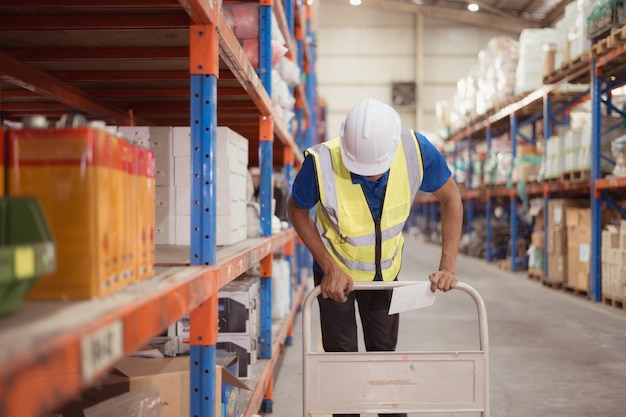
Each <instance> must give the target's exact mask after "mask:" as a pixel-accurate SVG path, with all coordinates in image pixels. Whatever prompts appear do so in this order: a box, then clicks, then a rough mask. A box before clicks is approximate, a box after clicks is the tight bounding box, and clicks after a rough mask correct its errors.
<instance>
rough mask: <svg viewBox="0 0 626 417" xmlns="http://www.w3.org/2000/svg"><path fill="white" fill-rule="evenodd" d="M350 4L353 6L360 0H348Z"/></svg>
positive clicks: (358, 3)
mask: <svg viewBox="0 0 626 417" xmlns="http://www.w3.org/2000/svg"><path fill="white" fill-rule="evenodd" d="M350 4H351V5H353V6H358V5H360V4H361V0H350Z"/></svg>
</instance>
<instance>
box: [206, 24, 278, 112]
mask: <svg viewBox="0 0 626 417" xmlns="http://www.w3.org/2000/svg"><path fill="white" fill-rule="evenodd" d="M218 19H219V21H218V27H219V28H220V40H219V48H220V57H221V59H222V61H223V62H224V63H225V65H226V66H227V67H228V68H229V69H230V71H231V72H232V73H233V75H234V76H235V78H236V79H237V81H239V84H240V85H241V86H242V87H243V88H244V89H245V90H246V92H247V94H248V96H249V97H250V99H251V100H252V101H253V102H254V104H255V105H256V106H257V107H258V109H259V111H260V112H261V114H264V115H270V114H271V113H272V109H273V105H272V103H271V99H270V97H269V95H268V94H267V92H266V91H265V87H264V86H263V84H262V83H261V80H260V79H259V77H258V75H257V74H256V71H255V70H254V68H253V67H252V65H251V64H250V61H249V60H248V59H247V58H246V55H245V53H244V52H243V48H242V47H241V45H240V44H239V40H238V39H237V37H236V36H235V34H234V33H233V31H232V29H231V28H230V26H229V25H228V23H227V22H226V18H225V17H224V14H223V13H220V14H219V16H218ZM220 78H222V77H221V75H220Z"/></svg>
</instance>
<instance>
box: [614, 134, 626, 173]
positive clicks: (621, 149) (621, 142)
mask: <svg viewBox="0 0 626 417" xmlns="http://www.w3.org/2000/svg"><path fill="white" fill-rule="evenodd" d="M611 152H612V153H613V158H615V168H613V172H612V174H613V175H614V176H616V177H626V163H625V159H626V136H621V137H619V138H617V139H615V140H614V141H613V142H611Z"/></svg>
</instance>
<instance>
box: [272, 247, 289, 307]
mask: <svg viewBox="0 0 626 417" xmlns="http://www.w3.org/2000/svg"><path fill="white" fill-rule="evenodd" d="M290 281H291V265H290V264H289V262H287V260H285V259H274V261H273V265H272V319H282V318H283V317H285V316H286V315H287V314H288V313H289V310H290V309H291V305H290V303H289V302H290V300H291V297H290V295H289V294H290V293H291V282H290Z"/></svg>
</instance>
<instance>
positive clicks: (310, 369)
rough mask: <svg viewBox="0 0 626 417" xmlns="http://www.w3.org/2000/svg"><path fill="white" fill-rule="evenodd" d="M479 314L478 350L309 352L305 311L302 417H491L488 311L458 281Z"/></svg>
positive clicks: (308, 301) (386, 285) (306, 311)
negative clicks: (464, 416) (457, 416)
mask: <svg viewBox="0 0 626 417" xmlns="http://www.w3.org/2000/svg"><path fill="white" fill-rule="evenodd" d="M415 283H416V282H414V281H404V282H399V281H393V282H376V283H373V282H367V283H355V285H354V288H355V290H356V291H358V290H385V289H386V290H389V289H393V288H395V287H398V286H405V285H411V284H415ZM456 289H457V290H461V291H463V292H465V293H467V294H468V295H469V296H470V297H472V299H473V300H474V302H475V303H476V307H477V310H478V331H479V336H480V350H478V351H436V352H340V353H325V352H313V351H312V350H311V305H312V302H313V300H314V299H316V298H317V296H318V295H320V293H321V290H320V288H319V286H318V287H315V288H314V289H313V290H312V291H310V292H309V294H308V295H307V296H306V298H305V300H304V304H303V308H302V323H303V326H302V329H303V332H302V333H303V334H302V339H303V344H302V350H303V352H302V353H303V358H302V359H303V378H304V380H303V416H304V417H308V416H310V415H311V414H332V413H409V412H432V413H442V412H474V413H475V412H480V413H481V415H482V416H483V417H489V343H488V330H487V312H486V309H485V303H484V302H483V299H482V297H481V296H480V294H479V293H478V292H477V291H476V290H475V289H474V288H472V287H471V286H469V285H467V284H465V283H462V282H459V283H457V286H456Z"/></svg>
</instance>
